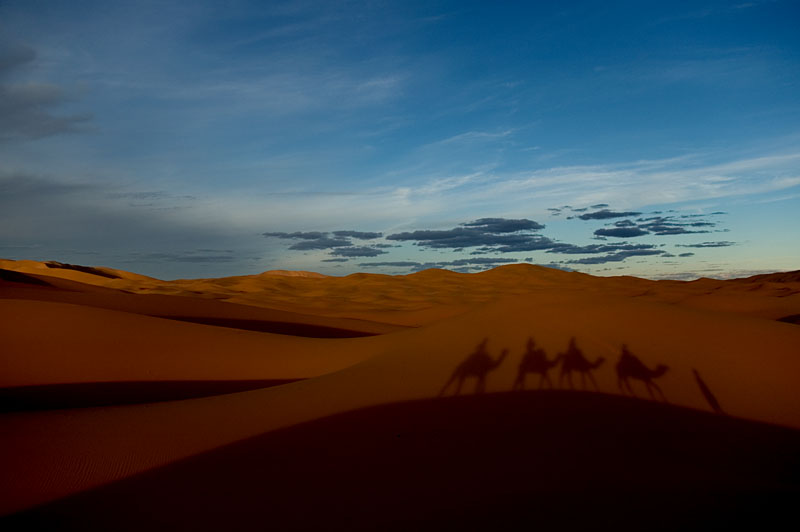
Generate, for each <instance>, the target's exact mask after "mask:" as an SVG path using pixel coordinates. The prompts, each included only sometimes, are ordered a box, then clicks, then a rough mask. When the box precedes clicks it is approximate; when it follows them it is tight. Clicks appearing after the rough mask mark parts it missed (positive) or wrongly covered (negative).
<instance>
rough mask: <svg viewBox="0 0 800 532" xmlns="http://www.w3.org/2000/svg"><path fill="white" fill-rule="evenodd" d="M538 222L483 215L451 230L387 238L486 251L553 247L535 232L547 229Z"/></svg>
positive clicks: (431, 245) (429, 245)
mask: <svg viewBox="0 0 800 532" xmlns="http://www.w3.org/2000/svg"><path fill="white" fill-rule="evenodd" d="M543 228H544V226H543V225H542V224H540V223H538V222H535V221H533V220H528V219H524V218H523V219H506V218H481V219H479V220H475V221H472V222H467V223H464V224H462V225H461V226H460V227H455V228H453V229H447V230H428V229H425V230H418V231H411V232H403V233H395V234H392V235H389V236H387V237H386V239H387V240H395V241H412V242H415V243H416V245H418V246H423V247H428V248H433V249H453V250H456V249H463V248H470V247H477V246H484V248H483V249H482V251H500V252H502V253H507V252H511V251H528V250H533V249H549V248H550V247H552V246H553V245H555V242H553V241H552V240H550V239H549V238H547V237H543V236H541V235H537V234H533V233H532V232H533V231H538V230H540V229H543Z"/></svg>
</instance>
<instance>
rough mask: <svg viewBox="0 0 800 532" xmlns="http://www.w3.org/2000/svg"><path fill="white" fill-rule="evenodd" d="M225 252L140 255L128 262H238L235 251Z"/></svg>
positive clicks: (200, 251)
mask: <svg viewBox="0 0 800 532" xmlns="http://www.w3.org/2000/svg"><path fill="white" fill-rule="evenodd" d="M210 251H213V250H210ZM223 251H224V253H217V254H209V253H206V252H204V250H196V251H184V252H182V253H138V254H135V255H134V256H133V258H131V259H128V260H127V261H126V262H190V263H220V262H222V263H229V262H234V261H236V260H238V257H236V256H234V254H233V251H230V250H223Z"/></svg>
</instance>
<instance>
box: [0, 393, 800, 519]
mask: <svg viewBox="0 0 800 532" xmlns="http://www.w3.org/2000/svg"><path fill="white" fill-rule="evenodd" d="M798 495H800V431H797V430H793V429H789V428H785V427H778V426H774V425H768V424H764V423H759V422H753V421H746V420H742V419H737V418H731V417H725V416H716V415H712V414H709V413H705V412H700V411H696V410H691V409H686V408H679V407H674V406H670V405H665V404H660V403H655V402H650V401H642V400H636V399H629V398H623V397H619V396H611V395H603V394H596V393H584V392H564V391H546V392H521V393H498V394H487V395H472V396H461V397H454V398H447V399H431V400H419V401H410V402H403V403H395V404H388V405H383V406H375V407H370V408H365V409H362V410H357V411H352V412H347V413H343V414H338V415H334V416H330V417H327V418H324V419H320V420H317V421H313V422H309V423H304V424H301V425H296V426H293V427H290V428H286V429H282V430H278V431H274V432H271V433H267V434H263V435H261V436H257V437H254V438H250V439H248V440H244V441H241V442H238V443H235V444H232V445H228V446H225V447H222V448H218V449H216V450H214V451H210V452H206V453H204V454H200V455H197V456H194V457H191V458H188V459H184V460H181V461H179V462H176V463H173V464H170V465H168V466H165V467H162V468H159V469H156V470H152V471H149V472H146V473H143V474H139V475H137V476H134V477H132V478H129V479H126V480H123V481H120V482H117V483H114V484H111V485H106V486H104V487H100V488H96V489H94V490H91V491H88V492H84V493H81V494H77V495H73V496H71V497H68V498H65V499H61V500H59V501H56V502H53V503H50V504H47V505H44V506H40V507H37V508H34V509H32V510H28V511H26V512H23V513H19V514H16V515H12V516H10V517H9V518H7V522H6V523H5V524H4V526H5V528H6V529H33V528H34V527H44V528H42V529H58V530H240V529H248V530H252V529H258V530H263V529H273V530H323V529H332V530H364V529H370V530H386V529H401V530H419V529H423V530H454V529H462V530H469V529H472V530H474V529H477V528H478V527H483V528H484V529H486V530H496V529H512V528H517V527H521V526H525V527H531V528H534V527H535V528H537V529H539V530H679V529H691V530H715V529H720V528H723V527H725V526H728V525H733V524H736V525H739V526H741V525H751V526H753V527H757V528H753V529H762V530H764V529H770V524H774V523H777V522H779V520H780V519H781V518H789V519H790V521H789V522H796V501H797V497H798Z"/></svg>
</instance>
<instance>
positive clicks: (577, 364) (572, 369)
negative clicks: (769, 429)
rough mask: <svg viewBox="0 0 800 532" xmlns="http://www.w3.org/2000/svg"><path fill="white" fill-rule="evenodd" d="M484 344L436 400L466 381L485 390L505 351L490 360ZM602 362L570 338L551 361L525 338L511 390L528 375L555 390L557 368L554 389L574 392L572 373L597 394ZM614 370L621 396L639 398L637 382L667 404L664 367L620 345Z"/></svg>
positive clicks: (715, 406) (711, 399) (521, 386)
mask: <svg viewBox="0 0 800 532" xmlns="http://www.w3.org/2000/svg"><path fill="white" fill-rule="evenodd" d="M488 342H489V339H488V338H484V339H483V340H482V341H481V342H480V343H479V344H478V345H477V346H476V348H475V350H474V351H472V352H471V353H470V354H469V355H468V356H467V357H466V358H465V359H464V360H463V361H462V362H461V363H460V364H459V365H458V366H456V368H455V369H454V370H453V372H452V374H451V375H450V378H449V379H448V380H447V382H445V384H444V386H443V387H442V389H441V390H440V391H439V397H442V396H444V395H445V394H446V393H447V392H448V391H449V390H450V389H451V388H455V390H454V392H453V395H459V394H460V393H461V390H462V388H463V386H464V383H465V382H466V381H467V380H468V379H475V389H474V393H476V394H480V393H484V392H485V391H486V381H487V377H488V375H489V374H490V373H491V372H493V371H495V370H496V369H497V368H499V367H500V365H501V364H502V363H503V362H504V361H505V359H506V358H507V357H508V352H509V350H508V349H502V350H501V352H500V354H499V355H497V356H496V357H493V356H492V355H491V354H490V353H489V350H488V348H487V344H488ZM605 361H606V359H605V358H604V357H597V358H596V359H594V360H593V361H591V360H589V359H588V358H586V356H585V355H584V353H583V351H582V350H581V349H580V348H579V347H578V345H577V341H576V339H575V337H574V336H573V337H572V338H570V341H569V344H568V346H567V349H566V351H564V352H561V353H558V354H557V355H556V356H555V357H554V358H552V359H551V358H548V356H547V352H546V351H545V350H544V349H542V348H541V347H538V346H537V345H536V341H535V340H534V339H533V338H532V337H529V338H528V341H527V344H526V346H525V352H524V354H523V356H522V359H521V360H520V362H519V365H518V366H517V375H516V378H515V379H514V382H513V384H512V386H511V389H512V391H524V390H525V389H526V387H525V384H526V383H525V381H526V378H527V376H528V374H530V373H533V374H534V375H538V376H539V380H538V388H537V389H539V390H542V389H545V388H549V389H555V388H556V385H555V383H554V382H553V379H551V378H550V371H551V370H555V369H557V368H558V372H559V374H558V388H561V389H569V390H574V389H575V382H574V381H573V374H574V373H577V374H579V375H580V380H581V383H580V384H581V389H583V390H587V389H588V388H587V386H588V384H591V386H592V387H593V389H594V390H595V391H598V392H599V391H600V387H599V386H598V385H597V381H596V380H595V378H594V375H593V373H594V372H595V371H597V370H598V369H599V368H600V367H601V366H603V364H604V363H605ZM614 369H615V372H616V376H617V387H618V388H619V392H620V393H621V394H622V395H629V396H632V397H639V396H638V395H637V394H636V391H635V389H634V385H633V384H632V382H633V381H639V382H640V383H641V384H642V385H644V389H645V390H646V391H647V394H648V395H649V396H650V399H652V400H660V401H663V402H665V403H666V402H668V401H667V397H666V395H664V391H663V390H662V389H661V387H660V386H659V385H658V384H657V383H656V382H655V380H656V379H658V378H660V377H662V376H663V375H664V374H666V373H667V371H669V367H668V366H666V365H664V364H657V365H656V366H655V367H654V368H652V369H651V368H649V367H648V366H647V365H646V364H645V363H644V362H642V361H641V359H639V357H637V356H636V355H634V354H633V353H631V351H630V350H629V349H628V346H627V345H625V344H623V345H622V349H621V351H620V355H619V359H618V360H617V363H616V364H615V366H614ZM693 372H694V376H695V380H696V382H697V385H698V387H699V388H700V391H701V393H702V394H703V397H704V398H705V400H706V401H707V402H708V404H709V406H710V407H711V409H712V410H713V411H714V412H715V413H717V414H723V413H724V412H723V411H722V408H721V407H720V406H719V402H718V401H717V399H716V397H715V396H714V395H713V394H712V393H711V390H709V388H708V385H707V384H706V383H705V382H704V381H703V380H702V379H701V378H700V374H699V373H698V372H697V370H693ZM587 383H588V384H587Z"/></svg>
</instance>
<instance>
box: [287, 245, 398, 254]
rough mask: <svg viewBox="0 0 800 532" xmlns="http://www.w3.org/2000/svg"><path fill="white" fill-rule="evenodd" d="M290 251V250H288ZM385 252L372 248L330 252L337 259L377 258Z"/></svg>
mask: <svg viewBox="0 0 800 532" xmlns="http://www.w3.org/2000/svg"><path fill="white" fill-rule="evenodd" d="M290 249H291V248H290ZM385 254H386V252H385V251H383V250H382V249H375V248H372V247H366V246H365V247H351V248H345V247H341V248H336V249H335V250H333V251H331V255H334V256H339V257H377V256H378V255H385Z"/></svg>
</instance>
